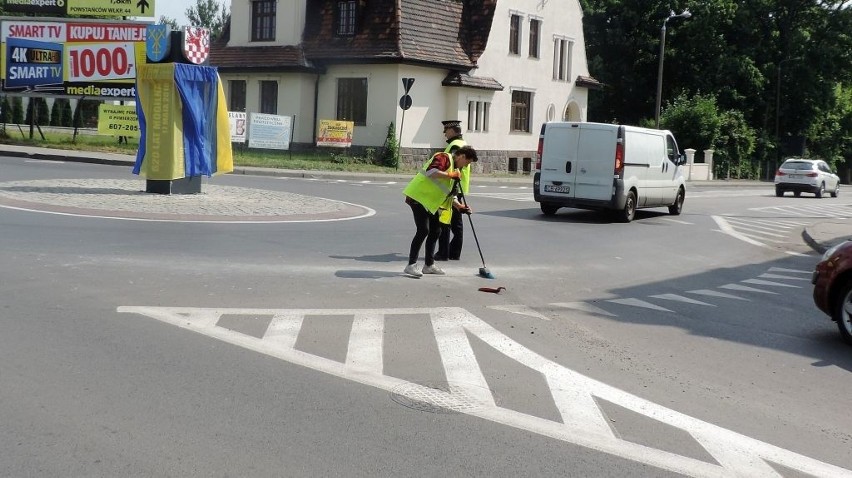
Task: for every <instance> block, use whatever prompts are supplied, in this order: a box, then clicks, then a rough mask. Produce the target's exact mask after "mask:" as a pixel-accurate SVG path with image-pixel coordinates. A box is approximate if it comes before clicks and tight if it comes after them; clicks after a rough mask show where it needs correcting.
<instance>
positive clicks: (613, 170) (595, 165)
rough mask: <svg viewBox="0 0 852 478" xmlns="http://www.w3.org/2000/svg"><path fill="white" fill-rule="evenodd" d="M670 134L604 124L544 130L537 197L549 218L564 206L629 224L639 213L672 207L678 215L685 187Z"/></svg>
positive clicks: (679, 158)
mask: <svg viewBox="0 0 852 478" xmlns="http://www.w3.org/2000/svg"><path fill="white" fill-rule="evenodd" d="M685 162H686V158H685V157H684V156H683V155H682V154H681V153H680V151H679V150H678V147H677V142H676V141H675V139H674V136H672V134H671V132H669V131H665V130H658V129H648V128H639V127H635V126H621V125H615V124H604V123H574V122H551V123H545V124H543V125H542V127H541V135H540V136H539V140H538V158H537V161H536V172H535V176H534V179H533V189H534V192H533V195H534V197H535V200H536V202H538V203H540V204H541V212H543V213H544V214H545V215H548V216H550V215H553V214H556V211H557V210H558V209H559V208H560V207H574V208H580V209H602V210H612V211H616V212H617V215H618V218H619V219H620V220H621V221H623V222H630V221H632V220H633V217H634V215H635V213H636V209H637V208H646V207H660V206H668V208H669V213H671V214H675V215H677V214H680V213H681V210H682V209H683V199H684V197H686V184H685V181H684V178H683V173H682V171H681V168H680V166H682V165H683V164H684V163H685Z"/></svg>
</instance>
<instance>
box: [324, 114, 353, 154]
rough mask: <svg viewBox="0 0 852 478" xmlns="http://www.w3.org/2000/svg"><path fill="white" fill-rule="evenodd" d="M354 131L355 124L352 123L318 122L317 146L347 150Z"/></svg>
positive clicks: (350, 144)
mask: <svg viewBox="0 0 852 478" xmlns="http://www.w3.org/2000/svg"><path fill="white" fill-rule="evenodd" d="M354 129H355V123H354V122H352V121H335V120H320V127H319V134H318V135H317V146H331V147H333V148H349V147H351V146H352V132H353V130H354Z"/></svg>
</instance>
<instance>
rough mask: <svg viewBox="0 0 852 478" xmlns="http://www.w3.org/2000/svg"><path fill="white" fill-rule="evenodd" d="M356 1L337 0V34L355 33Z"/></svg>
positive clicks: (347, 34)
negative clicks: (340, 0) (341, 0)
mask: <svg viewBox="0 0 852 478" xmlns="http://www.w3.org/2000/svg"><path fill="white" fill-rule="evenodd" d="M355 11H356V2H355V1H354V0H348V1H345V2H337V35H338V36H352V35H354V34H355V18H356V16H355Z"/></svg>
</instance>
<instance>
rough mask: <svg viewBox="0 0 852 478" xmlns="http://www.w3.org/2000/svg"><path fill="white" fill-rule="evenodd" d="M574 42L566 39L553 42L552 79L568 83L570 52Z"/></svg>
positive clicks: (557, 39)
mask: <svg viewBox="0 0 852 478" xmlns="http://www.w3.org/2000/svg"><path fill="white" fill-rule="evenodd" d="M573 48H574V42H573V41H572V40H569V39H567V38H555V39H554V40H553V79H554V80H560V81H569V78H571V50H572V49H573Z"/></svg>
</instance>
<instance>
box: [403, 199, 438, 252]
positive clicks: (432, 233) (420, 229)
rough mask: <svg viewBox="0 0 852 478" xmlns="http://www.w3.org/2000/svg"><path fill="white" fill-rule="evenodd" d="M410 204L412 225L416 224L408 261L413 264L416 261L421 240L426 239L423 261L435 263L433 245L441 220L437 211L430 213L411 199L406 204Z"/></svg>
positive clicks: (421, 243) (436, 239)
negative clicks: (412, 216) (412, 218)
mask: <svg viewBox="0 0 852 478" xmlns="http://www.w3.org/2000/svg"><path fill="white" fill-rule="evenodd" d="M408 205H409V206H411V212H412V214H414V225H415V226H417V232H416V233H414V239H412V240H411V249H410V250H409V252H408V263H409V264H414V263H415V262H417V257H418V256H419V255H420V248H421V247H422V246H423V241H426V259H425V261H424V263H425V264H426V265H427V266H431V265H432V264H434V263H435V245H436V244H437V243H438V235H439V234H441V227H440V225H441V222H440V221H439V220H438V213H435V214H430V213H429V211H428V210H426V208H425V207H423V205H422V204H420V203H418V202H414V201H412V202H411V203H409V204H408Z"/></svg>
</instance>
